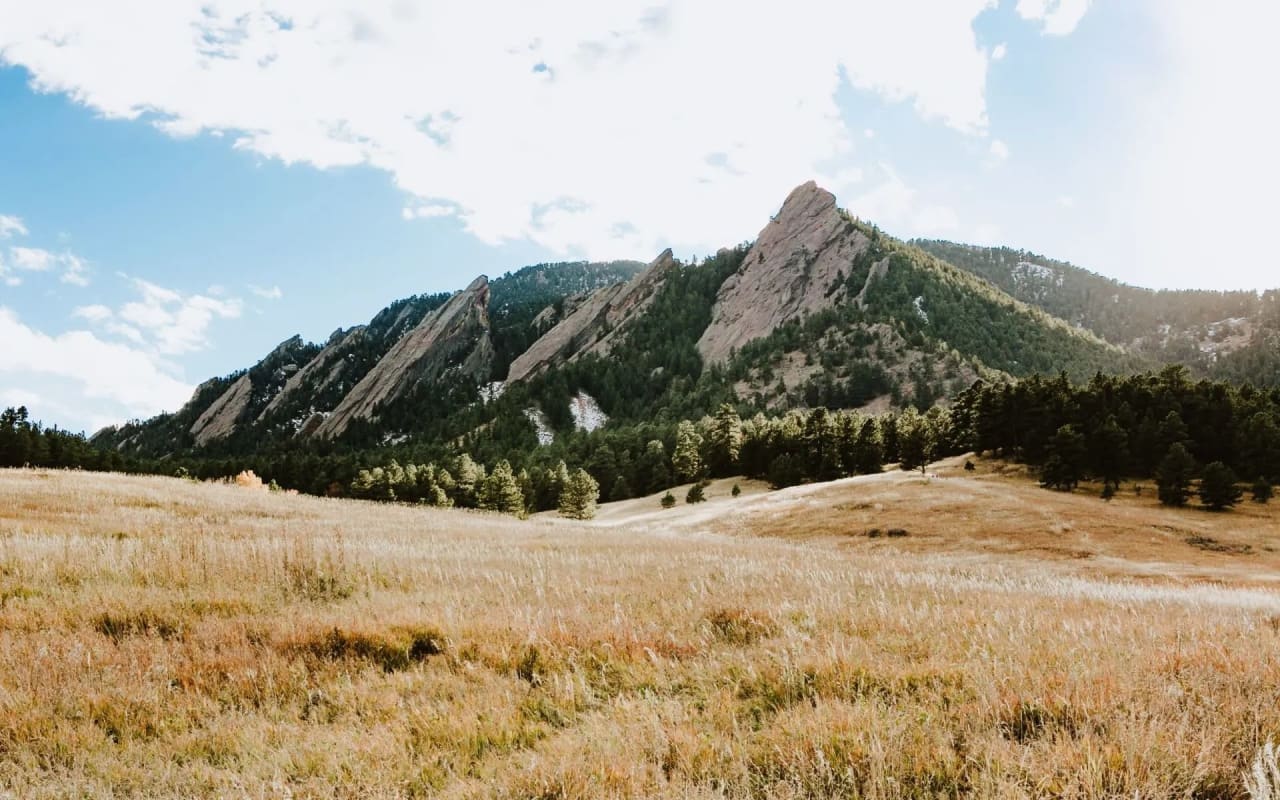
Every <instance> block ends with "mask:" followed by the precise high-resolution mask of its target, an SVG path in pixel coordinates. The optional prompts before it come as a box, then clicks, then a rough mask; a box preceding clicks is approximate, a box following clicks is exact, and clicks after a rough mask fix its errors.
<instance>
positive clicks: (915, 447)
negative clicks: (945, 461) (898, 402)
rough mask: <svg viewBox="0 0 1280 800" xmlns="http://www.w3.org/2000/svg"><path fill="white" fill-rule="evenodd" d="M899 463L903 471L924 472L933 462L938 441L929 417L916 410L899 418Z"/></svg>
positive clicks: (906, 412)
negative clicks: (914, 470)
mask: <svg viewBox="0 0 1280 800" xmlns="http://www.w3.org/2000/svg"><path fill="white" fill-rule="evenodd" d="M897 430H898V462H899V466H901V468H902V469H903V470H907V471H909V470H913V469H918V470H920V472H922V473H923V472H924V471H925V470H926V468H927V467H928V466H929V462H930V461H932V460H933V452H934V446H935V444H936V439H935V438H934V431H933V429H932V426H931V424H930V422H929V419H928V418H927V417H924V416H921V415H920V413H919V412H917V411H916V410H915V409H914V408H908V409H907V410H906V411H904V412H903V413H902V414H900V415H899V416H898V422H897Z"/></svg>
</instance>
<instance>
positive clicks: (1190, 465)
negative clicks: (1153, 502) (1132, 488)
mask: <svg viewBox="0 0 1280 800" xmlns="http://www.w3.org/2000/svg"><path fill="white" fill-rule="evenodd" d="M1195 468H1196V462H1195V459H1193V458H1192V457H1191V454H1190V453H1188V452H1187V448H1186V447H1184V446H1183V445H1182V444H1181V443H1176V444H1174V445H1173V446H1172V447H1170V448H1169V452H1168V454H1166V455H1165V457H1164V460H1162V461H1161V462H1160V466H1159V467H1158V468H1157V469H1156V491H1157V494H1158V496H1159V497H1160V502H1161V503H1162V504H1163V505H1166V506H1174V507H1178V508H1180V507H1182V506H1185V505H1186V504H1187V498H1188V497H1190V496H1191V480H1192V478H1193V477H1194V475H1195Z"/></svg>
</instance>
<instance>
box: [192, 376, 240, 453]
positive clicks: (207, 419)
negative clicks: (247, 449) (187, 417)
mask: <svg viewBox="0 0 1280 800" xmlns="http://www.w3.org/2000/svg"><path fill="white" fill-rule="evenodd" d="M252 396H253V382H252V381H251V380H249V373H247V372H246V373H245V374H243V375H241V376H240V377H239V378H238V379H237V380H236V382H235V383H233V384H231V386H230V387H228V388H227V390H226V391H225V392H223V393H222V394H221V395H219V397H218V399H217V400H214V401H213V403H211V404H210V405H209V407H208V408H206V409H205V410H204V413H203V414H201V415H200V416H199V417H197V418H196V421H195V423H194V424H193V425H192V426H191V435H192V436H194V437H196V445H198V446H200V447H203V446H204V445H206V444H208V443H209V442H212V441H213V440H215V439H221V438H222V437H224V436H228V435H230V433H231V432H232V431H234V430H235V428H236V421H237V420H238V419H240V415H241V414H243V413H244V410H245V409H246V408H248V407H249V398H250V397H252Z"/></svg>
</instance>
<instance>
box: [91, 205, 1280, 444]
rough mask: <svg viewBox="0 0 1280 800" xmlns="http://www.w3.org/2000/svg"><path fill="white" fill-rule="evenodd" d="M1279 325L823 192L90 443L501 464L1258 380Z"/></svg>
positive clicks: (262, 376)
mask: <svg viewBox="0 0 1280 800" xmlns="http://www.w3.org/2000/svg"><path fill="white" fill-rule="evenodd" d="M1276 331H1280V307H1278V306H1277V302H1276V296H1275V293H1270V294H1268V295H1264V296H1262V297H1259V296H1258V295H1256V294H1254V293H1248V292H1235V293H1210V292H1199V293H1197V292H1152V291H1149V290H1145V289H1137V288H1134V287H1129V286H1125V285H1124V284H1119V283H1117V282H1115V281H1111V280H1109V279H1107V278H1104V277H1102V276H1099V275H1096V274H1094V273H1090V272H1088V271H1086V270H1082V269H1080V268H1078V267H1074V266H1071V265H1069V264H1065V263H1062V262H1056V261H1052V260H1050V259H1045V258H1043V257H1040V256H1035V255H1033V254H1030V253H1026V252H1024V251H1013V250H1008V249H1006V248H976V247H970V246H967V245H959V244H953V243H949V242H937V241H916V242H903V241H900V240H897V239H894V238H892V237H890V236H888V235H886V234H885V233H883V232H882V231H880V230H879V229H878V228H876V227H875V226H874V225H872V224H870V223H868V222H866V221H863V220H861V219H858V218H857V217H854V216H852V215H850V214H849V213H848V212H846V211H844V210H842V209H840V208H838V207H837V205H836V201H835V198H834V196H833V195H831V193H829V192H827V191H825V190H823V189H822V188H821V187H819V186H817V185H816V184H815V183H813V182H809V183H806V184H803V185H801V186H799V187H797V188H796V189H795V190H793V191H792V192H791V193H790V194H789V195H788V197H787V198H786V199H785V201H784V202H783V204H782V206H781V208H780V209H779V211H778V213H777V214H776V215H774V216H773V217H772V218H771V219H770V221H769V222H768V223H767V224H766V225H765V226H764V228H763V229H762V230H761V231H760V233H759V235H758V236H757V237H756V238H755V240H754V241H752V242H750V243H744V244H742V245H739V246H737V247H733V248H726V249H723V250H721V251H720V252H718V253H717V254H716V255H714V256H712V257H710V258H707V259H706V260H704V261H702V262H701V263H682V262H680V261H679V260H677V259H676V258H675V257H674V255H673V254H672V253H671V251H670V250H668V251H665V252H663V253H661V254H660V255H659V256H658V257H657V258H655V259H654V260H653V261H651V262H649V263H648V264H647V265H644V264H640V263H638V262H609V263H599V264H588V263H582V262H577V263H565V264H540V265H535V266H531V267H527V268H525V269H522V270H519V271H517V272H514V273H507V274H506V275H503V276H502V277H500V278H497V279H495V280H494V281H492V282H490V281H488V280H487V279H485V278H484V277H483V276H481V277H479V278H477V279H476V280H475V281H473V282H472V283H471V284H470V285H469V286H468V287H467V288H466V289H464V290H462V291H460V292H456V293H453V294H439V295H420V296H417V297H412V298H407V299H405V300H401V301H397V302H396V303H393V304H392V305H391V306H389V307H388V308H386V309H384V310H383V311H382V312H380V313H379V314H378V315H376V316H375V317H374V319H373V320H372V321H370V323H369V324H367V325H364V326H357V327H355V328H349V329H339V330H337V331H335V332H334V334H333V335H332V336H331V337H329V339H328V341H327V342H325V343H324V344H323V345H319V344H308V343H305V342H303V341H302V340H301V339H300V338H299V337H294V338H292V339H290V340H288V341H286V342H284V343H282V344H281V345H279V346H278V347H276V348H275V349H274V350H272V351H271V353H269V354H268V355H267V356H266V357H265V358H264V359H263V360H262V361H261V362H259V363H258V364H257V365H255V366H254V367H252V368H250V369H247V370H244V371H241V372H238V373H233V374H232V375H229V376H226V377H224V378H218V379H214V380H211V381H208V382H206V383H204V384H201V386H200V387H199V388H198V389H197V390H196V392H195V394H194V395H193V397H192V399H191V401H190V402H189V403H188V404H187V405H186V406H184V407H183V408H182V409H180V410H179V411H178V412H175V413H174V414H167V415H162V416H160V417H157V418H156V419H153V420H150V421H147V422H135V423H130V424H128V425H125V426H121V427H119V428H110V429H107V430H105V431H102V432H100V433H99V434H98V435H97V436H96V437H95V443H97V444H99V445H100V446H103V447H110V448H115V449H118V450H119V451H121V452H123V453H125V454H132V455H137V456H149V457H160V456H167V455H171V454H203V455H204V456H206V457H220V458H226V457H237V456H242V455H244V454H249V453H261V452H266V451H272V452H289V453H292V452H299V453H300V452H313V453H329V452H334V451H335V450H337V451H344V452H372V450H374V449H378V450H380V451H385V450H388V449H395V448H401V449H403V448H410V450H414V449H415V448H416V450H415V452H418V451H422V450H424V449H425V450H428V451H430V452H437V451H444V450H451V449H453V450H456V449H468V448H469V449H472V450H474V451H476V452H481V450H483V451H484V452H485V453H486V454H493V455H501V454H503V453H515V452H525V451H528V450H529V449H531V448H537V447H538V443H539V442H546V441H549V440H550V438H554V437H555V436H557V435H558V434H563V433H566V432H568V431H571V430H573V429H575V428H582V429H591V428H593V427H595V426H596V425H599V424H601V423H602V422H604V421H605V420H611V424H612V425H613V426H627V425H644V424H649V423H657V424H669V423H671V422H673V421H675V420H679V419H684V418H691V417H692V418H696V417H700V416H702V415H704V414H707V413H709V412H710V411H711V410H713V409H714V408H716V407H717V406H718V405H719V404H721V403H725V402H728V403H730V404H733V405H736V406H737V407H738V408H739V410H740V411H741V412H743V413H753V412H754V411H755V410H772V411H782V410H786V409H789V408H796V407H817V406H827V407H831V408H865V409H870V410H874V409H885V408H891V407H904V406H908V405H911V406H916V407H919V408H927V407H929V406H931V405H933V404H935V403H938V402H942V403H946V402H948V399H949V398H950V397H953V396H955V395H956V394H958V393H959V392H960V391H962V390H963V389H965V388H966V387H968V386H969V385H970V384H972V383H973V381H974V380H976V379H978V378H987V379H990V380H996V381H999V380H1003V379H1005V378H1008V377H1023V376H1028V375H1032V374H1035V373H1048V374H1057V373H1059V372H1063V373H1066V374H1067V375H1068V376H1069V377H1070V378H1073V379H1076V380H1084V379H1087V378H1088V377H1090V376H1092V375H1093V374H1094V373H1095V372H1098V371H1102V372H1108V373H1132V372H1136V371H1141V370H1146V369H1150V368H1153V367H1156V366H1158V365H1160V364H1163V363H1166V362H1168V361H1173V360H1181V358H1180V357H1181V356H1184V355H1186V356H1195V357H1196V359H1197V360H1196V361H1195V362H1194V363H1195V364H1197V365H1199V366H1201V367H1204V368H1207V367H1209V366H1213V367H1214V368H1216V369H1220V370H1222V369H1227V368H1228V367H1229V366H1230V365H1232V364H1234V365H1235V367H1234V368H1235V369H1236V370H1237V371H1240V372H1246V371H1248V370H1251V369H1256V368H1258V365H1259V364H1263V365H1271V364H1275V363H1276V362H1278V361H1280V359H1277V358H1276V357H1275V356H1274V353H1275V352H1276V348H1275V342H1276V339H1275V332H1276ZM1210 356H1212V357H1210ZM1277 366H1280V364H1278V365H1277ZM1276 375H1277V380H1278V381H1280V369H1277V370H1276ZM640 445H643V442H641V443H640Z"/></svg>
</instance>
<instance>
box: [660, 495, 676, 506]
mask: <svg viewBox="0 0 1280 800" xmlns="http://www.w3.org/2000/svg"><path fill="white" fill-rule="evenodd" d="M675 505H676V496H675V495H673V494H672V493H671V492H667V493H666V494H664V495H663V496H662V507H663V508H675Z"/></svg>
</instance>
